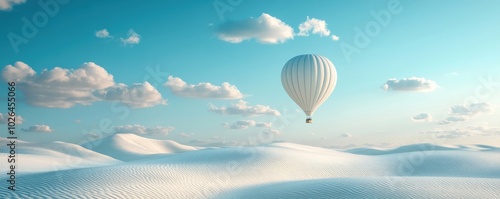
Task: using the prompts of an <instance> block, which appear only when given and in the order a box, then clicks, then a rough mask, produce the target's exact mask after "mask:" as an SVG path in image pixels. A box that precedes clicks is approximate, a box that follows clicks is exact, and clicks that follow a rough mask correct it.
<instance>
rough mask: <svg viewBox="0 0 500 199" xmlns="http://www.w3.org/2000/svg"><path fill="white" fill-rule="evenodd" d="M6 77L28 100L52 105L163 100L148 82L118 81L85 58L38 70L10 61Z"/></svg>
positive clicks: (137, 103)
mask: <svg viewBox="0 0 500 199" xmlns="http://www.w3.org/2000/svg"><path fill="white" fill-rule="evenodd" d="M2 77H3V80H4V81H15V82H16V83H17V85H18V88H19V90H20V91H21V92H23V93H24V96H25V100H26V102H27V103H28V104H30V105H33V106H40V107H49V108H69V107H73V106H75V105H77V104H80V105H90V104H92V103H93V102H96V101H102V100H109V101H121V102H123V103H125V104H127V105H130V106H131V107H134V108H139V107H148V106H153V105H156V104H164V103H165V100H163V99H161V95H160V94H159V92H158V91H157V90H156V89H155V88H153V87H152V86H151V85H150V84H149V83H147V82H145V83H143V84H134V85H132V86H130V87H128V86H126V85H124V84H116V83H115V82H114V80H113V75H111V74H109V73H108V72H107V71H106V70H105V69H104V68H102V67H101V66H99V65H97V64H95V63H93V62H86V63H84V64H83V65H81V66H80V68H78V69H64V68H60V67H55V68H53V69H52V70H47V69H44V70H43V71H42V72H41V73H40V74H37V73H36V72H35V71H34V70H33V69H32V68H31V67H30V66H28V65H27V64H25V63H23V62H16V63H15V64H14V65H7V66H6V67H5V68H4V69H3V71H2Z"/></svg>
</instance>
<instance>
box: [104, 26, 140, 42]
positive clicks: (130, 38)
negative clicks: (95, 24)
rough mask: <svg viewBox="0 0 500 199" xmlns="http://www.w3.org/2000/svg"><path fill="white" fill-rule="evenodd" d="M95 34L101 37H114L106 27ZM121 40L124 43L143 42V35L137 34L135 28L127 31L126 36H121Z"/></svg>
mask: <svg viewBox="0 0 500 199" xmlns="http://www.w3.org/2000/svg"><path fill="white" fill-rule="evenodd" d="M95 36H96V37H97V38H101V39H105V38H113V36H112V35H111V34H110V33H109V31H108V29H106V28H104V29H101V30H98V31H96V32H95ZM120 42H121V43H122V44H123V45H134V44H139V43H140V42H141V35H139V34H137V33H136V32H135V31H134V30H133V29H130V30H129V31H128V33H127V37H126V38H123V37H120Z"/></svg>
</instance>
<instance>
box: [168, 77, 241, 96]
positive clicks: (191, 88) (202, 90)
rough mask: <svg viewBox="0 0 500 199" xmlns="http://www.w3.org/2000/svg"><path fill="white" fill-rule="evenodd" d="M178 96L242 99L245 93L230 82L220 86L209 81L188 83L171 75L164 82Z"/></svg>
mask: <svg viewBox="0 0 500 199" xmlns="http://www.w3.org/2000/svg"><path fill="white" fill-rule="evenodd" d="M163 85H164V86H166V87H168V88H169V89H170V91H171V92H172V93H173V94H174V95H177V96H182V97H191V98H214V99H240V98H243V94H242V93H241V92H240V91H239V90H238V88H236V86H234V85H231V84H229V83H228V82H224V83H222V85H220V86H216V85H213V84H211V83H208V82H201V83H198V84H195V85H193V84H187V83H186V82H184V81H183V80H182V79H181V78H178V77H172V76H169V77H168V80H167V82H165V84H163Z"/></svg>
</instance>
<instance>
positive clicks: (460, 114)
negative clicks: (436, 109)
mask: <svg viewBox="0 0 500 199" xmlns="http://www.w3.org/2000/svg"><path fill="white" fill-rule="evenodd" d="M491 111H493V106H492V105H491V104H489V103H486V102H479V103H470V104H460V105H453V106H451V107H450V110H449V113H448V116H447V117H446V118H445V119H444V120H443V121H440V122H439V124H449V123H453V122H462V121H467V120H470V119H472V118H474V117H476V116H477V115H479V114H482V113H489V112H491Z"/></svg>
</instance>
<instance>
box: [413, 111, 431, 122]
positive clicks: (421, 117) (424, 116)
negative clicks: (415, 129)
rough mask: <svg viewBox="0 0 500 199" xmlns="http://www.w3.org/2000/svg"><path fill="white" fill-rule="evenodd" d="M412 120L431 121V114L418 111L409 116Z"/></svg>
mask: <svg viewBox="0 0 500 199" xmlns="http://www.w3.org/2000/svg"><path fill="white" fill-rule="evenodd" d="M411 120H413V121H414V122H430V121H432V115H431V114H429V113H420V114H418V115H414V116H413V117H411Z"/></svg>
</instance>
